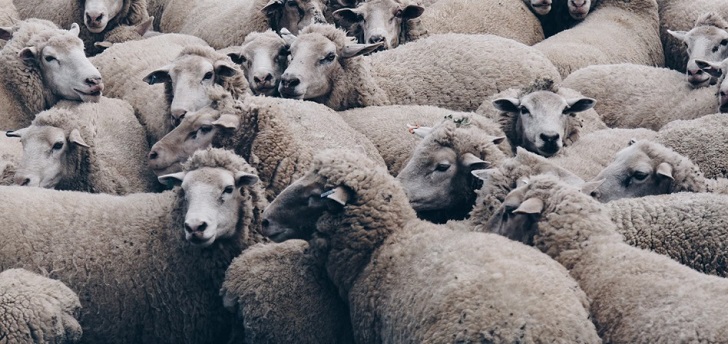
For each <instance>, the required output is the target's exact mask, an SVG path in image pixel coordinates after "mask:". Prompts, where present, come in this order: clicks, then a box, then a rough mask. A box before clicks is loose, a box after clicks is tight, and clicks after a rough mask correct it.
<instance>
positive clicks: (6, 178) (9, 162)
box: [0, 131, 23, 185]
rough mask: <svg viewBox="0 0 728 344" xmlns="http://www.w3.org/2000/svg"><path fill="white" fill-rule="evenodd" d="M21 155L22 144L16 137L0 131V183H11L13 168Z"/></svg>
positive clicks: (13, 173) (13, 174) (13, 175)
mask: <svg viewBox="0 0 728 344" xmlns="http://www.w3.org/2000/svg"><path fill="white" fill-rule="evenodd" d="M22 156H23V144H22V143H20V139H19V138H16V137H6V136H5V132H4V131H0V185H12V184H13V177H15V169H16V167H17V165H18V162H20V158H21V157H22Z"/></svg>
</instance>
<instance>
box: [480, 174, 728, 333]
mask: <svg viewBox="0 0 728 344" xmlns="http://www.w3.org/2000/svg"><path fill="white" fill-rule="evenodd" d="M505 213H508V214H507V215H508V216H504V215H505ZM489 229H490V230H491V231H493V232H498V233H501V234H504V235H506V236H508V237H511V238H514V239H517V240H519V241H522V242H530V243H531V244H532V245H534V246H535V247H536V248H538V249H539V250H541V251H542V252H544V253H546V254H548V255H549V256H551V257H552V258H553V259H555V260H556V261H558V262H559V263H561V264H562V265H563V266H564V267H566V268H567V269H568V270H569V271H570V273H571V276H573V277H574V278H575V279H576V280H577V281H578V282H579V286H580V287H581V288H582V289H583V290H584V292H585V293H586V294H587V296H588V297H589V299H590V300H591V307H590V314H591V317H592V320H593V321H594V324H595V325H596V328H597V331H598V332H599V334H600V336H601V338H602V340H603V341H604V342H605V343H660V342H671V341H674V340H678V341H680V342H685V343H721V342H723V341H725V339H726V338H728V326H726V321H725V318H724V317H723V314H724V313H725V305H726V303H727V302H728V296H727V295H728V281H727V280H726V279H724V278H720V277H716V276H709V275H704V274H702V273H699V272H697V271H694V270H692V269H690V268H688V267H686V266H684V265H681V264H680V263H678V262H676V261H674V260H672V259H670V258H668V257H666V256H663V255H661V254H657V253H654V252H649V251H646V250H642V249H639V248H636V247H632V246H630V245H628V244H627V243H625V242H624V240H623V238H622V236H621V235H620V234H619V233H618V232H617V231H616V226H615V225H614V223H612V221H611V220H610V217H609V215H608V213H607V212H606V211H605V210H604V209H603V207H602V205H601V204H600V203H599V202H597V201H596V200H594V199H591V198H590V197H589V196H587V195H585V194H583V193H581V192H580V191H579V190H578V189H577V188H574V187H572V186H568V185H566V184H563V183H562V182H559V181H557V180H556V179H554V177H552V176H536V177H533V178H531V179H530V180H529V182H528V184H526V185H524V186H522V187H520V188H518V189H516V190H514V191H513V192H511V193H510V194H509V195H508V200H506V202H505V203H504V205H503V206H502V207H501V209H500V210H499V213H498V214H496V215H495V216H494V217H493V218H492V220H491V223H490V226H489Z"/></svg>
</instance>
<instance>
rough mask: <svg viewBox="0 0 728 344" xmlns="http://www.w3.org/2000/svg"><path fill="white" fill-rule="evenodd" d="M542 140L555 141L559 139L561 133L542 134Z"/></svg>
mask: <svg viewBox="0 0 728 344" xmlns="http://www.w3.org/2000/svg"><path fill="white" fill-rule="evenodd" d="M540 136H541V140H543V142H546V143H553V142H556V141H558V140H559V134H541V135H540Z"/></svg>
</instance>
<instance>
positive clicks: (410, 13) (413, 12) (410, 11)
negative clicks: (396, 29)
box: [402, 5, 425, 19]
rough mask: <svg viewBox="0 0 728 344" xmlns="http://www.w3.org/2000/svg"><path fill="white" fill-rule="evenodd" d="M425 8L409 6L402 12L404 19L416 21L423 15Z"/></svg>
mask: <svg viewBox="0 0 728 344" xmlns="http://www.w3.org/2000/svg"><path fill="white" fill-rule="evenodd" d="M424 12H425V8H424V7H422V6H419V5H409V6H407V7H405V8H404V9H403V10H402V18H403V19H414V18H417V17H419V16H421V15H422V13H424Z"/></svg>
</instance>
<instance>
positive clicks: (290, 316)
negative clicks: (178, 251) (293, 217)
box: [220, 240, 353, 344]
mask: <svg viewBox="0 0 728 344" xmlns="http://www.w3.org/2000/svg"><path fill="white" fill-rule="evenodd" d="M309 251H310V250H309V248H308V243H306V242H305V241H302V240H289V241H286V242H284V243H280V244H259V245H255V246H253V247H250V248H248V249H247V250H245V252H243V254H241V255H240V256H239V257H238V258H235V260H233V262H232V264H230V267H229V268H228V270H227V272H226V273H225V282H224V283H223V286H222V290H221V291H220V294H221V295H222V297H223V303H224V304H225V306H226V307H227V308H228V310H230V311H232V312H233V313H234V314H236V316H237V319H236V321H234V322H233V335H232V336H231V340H230V341H229V342H228V343H231V344H237V343H240V344H242V343H294V342H295V343H312V344H313V343H342V344H346V343H353V338H352V333H351V323H350V322H349V314H348V309H347V308H346V305H345V304H344V303H343V301H342V300H341V298H339V296H338V295H337V291H336V288H335V287H334V285H333V284H332V283H331V281H330V280H329V279H328V278H327V277H326V271H324V269H323V264H322V262H319V260H320V259H317V257H314V256H313V255H312V254H311V253H310V252H309Z"/></svg>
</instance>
